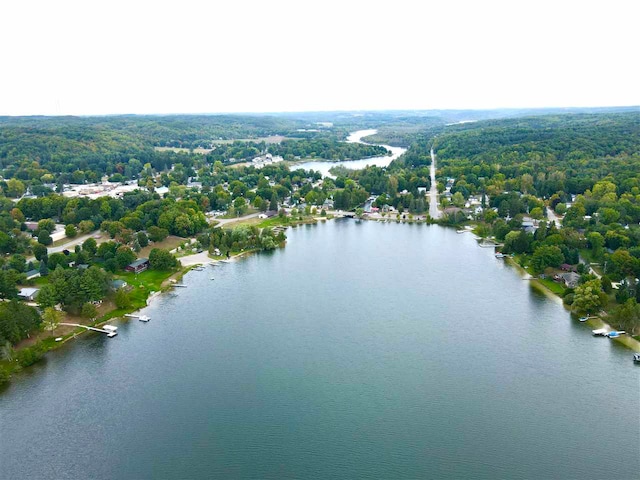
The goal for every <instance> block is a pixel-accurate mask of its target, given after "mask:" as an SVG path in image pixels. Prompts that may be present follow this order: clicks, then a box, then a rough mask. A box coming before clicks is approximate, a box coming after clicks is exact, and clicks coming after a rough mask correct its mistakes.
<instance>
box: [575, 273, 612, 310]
mask: <svg viewBox="0 0 640 480" xmlns="http://www.w3.org/2000/svg"><path fill="white" fill-rule="evenodd" d="M600 293H604V292H602V287H601V284H600V279H598V278H596V279H594V280H589V281H588V282H585V283H583V284H581V285H578V286H577V287H576V288H575V290H574V292H573V294H574V297H573V306H572V307H573V308H574V309H575V310H577V311H578V312H586V313H593V312H596V311H597V310H598V309H599V308H600V307H601V306H602V300H603V299H602V297H601V295H600Z"/></svg>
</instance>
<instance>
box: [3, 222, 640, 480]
mask: <svg viewBox="0 0 640 480" xmlns="http://www.w3.org/2000/svg"><path fill="white" fill-rule="evenodd" d="M288 236H289V243H288V245H287V246H286V248H285V249H281V250H279V251H277V252H274V253H271V254H260V255H255V256H252V257H250V258H246V259H244V260H241V261H238V262H236V263H232V264H225V265H221V266H218V267H215V268H214V267H207V270H205V271H202V272H191V273H189V274H188V275H187V276H186V277H185V284H186V285H188V288H183V289H176V291H175V292H174V293H170V294H166V295H164V296H162V297H160V298H159V299H157V300H156V301H155V302H154V303H153V304H152V305H151V306H150V307H148V308H147V309H145V311H144V313H146V314H148V315H150V316H151V317H152V319H151V322H149V323H146V324H145V323H141V322H137V321H130V322H128V323H124V322H123V323H120V324H118V326H119V332H120V333H119V335H118V336H117V337H116V338H114V339H107V338H106V337H105V336H102V335H99V334H92V335H85V336H82V338H78V339H77V340H75V341H74V342H72V343H71V344H70V345H69V346H65V347H64V348H63V349H62V350H61V351H58V352H54V353H52V354H50V355H49V356H48V360H47V361H46V363H44V364H41V365H39V366H38V367H37V368H34V369H31V370H29V371H28V372H26V373H25V374H24V375H22V377H21V378H19V379H17V380H16V381H14V382H13V383H12V384H11V385H10V386H9V387H8V388H7V389H5V390H4V391H3V392H2V394H0V477H2V478H10V479H19V478H55V479H64V478H98V479H110V478H119V479H120V478H122V479H134V478H136V479H139V478H154V479H163V478H261V479H280V478H305V479H306V478H311V479H326V478H385V479H398V478H452V479H453V478H455V479H459V478H474V479H495V478H515V479H519V478H522V479H524V478H563V479H564V478H579V479H602V478H611V479H627V478H629V479H631V478H637V475H638V471H639V468H640V464H639V458H638V445H639V441H640V423H639V422H640V420H639V411H640V399H639V377H640V368H638V367H634V365H633V363H632V360H631V355H632V354H631V352H630V351H629V350H626V349H624V348H622V347H619V346H618V345H617V344H615V343H614V342H612V341H610V340H608V339H605V338H594V337H592V336H591V334H590V331H589V329H588V327H586V326H585V325H582V324H580V323H579V322H578V321H577V320H575V319H574V320H572V319H571V318H570V317H569V314H568V313H567V312H566V311H565V310H564V309H563V307H562V306H561V305H560V304H559V303H558V302H557V301H555V300H554V299H553V298H549V297H547V296H545V295H543V294H541V293H539V292H537V291H536V290H534V289H532V287H531V286H530V284H529V283H528V282H526V281H523V280H521V278H520V277H519V275H518V274H517V272H516V271H514V270H513V269H512V268H510V267H508V266H507V265H505V264H504V263H503V262H502V261H501V260H497V259H495V258H494V257H493V254H492V251H491V250H490V249H483V248H478V247H477V245H476V242H475V241H474V240H473V239H472V238H471V236H468V235H457V234H456V233H455V232H454V231H453V230H447V229H444V228H441V227H437V226H430V227H429V226H425V225H397V224H378V223H373V222H356V221H353V220H341V221H334V222H328V223H327V224H320V225H316V226H305V227H299V228H297V229H293V230H290V231H289V232H288ZM211 276H214V277H215V280H210V278H211Z"/></svg>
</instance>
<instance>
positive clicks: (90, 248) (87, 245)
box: [82, 238, 98, 257]
mask: <svg viewBox="0 0 640 480" xmlns="http://www.w3.org/2000/svg"><path fill="white" fill-rule="evenodd" d="M82 250H84V251H85V252H87V253H88V254H89V255H90V256H91V257H93V256H94V255H95V254H96V251H97V250H98V243H97V242H96V241H95V239H93V238H87V239H86V240H85V241H84V242H83V243H82Z"/></svg>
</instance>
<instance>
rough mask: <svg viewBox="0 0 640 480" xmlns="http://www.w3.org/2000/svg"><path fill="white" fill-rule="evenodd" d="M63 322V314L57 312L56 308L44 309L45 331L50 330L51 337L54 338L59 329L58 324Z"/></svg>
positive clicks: (43, 321)
mask: <svg viewBox="0 0 640 480" xmlns="http://www.w3.org/2000/svg"><path fill="white" fill-rule="evenodd" d="M61 320H62V312H60V311H59V310H56V309H55V308H54V307H47V308H45V309H44V312H43V313H42V323H43V325H44V328H45V330H49V331H50V332H51V336H53V332H54V330H55V329H56V328H58V324H59V323H60V321H61Z"/></svg>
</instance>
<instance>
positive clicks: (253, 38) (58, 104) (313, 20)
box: [0, 0, 640, 115]
mask: <svg viewBox="0 0 640 480" xmlns="http://www.w3.org/2000/svg"><path fill="white" fill-rule="evenodd" d="M639 18H640V2H638V1H637V0H632V1H619V0H606V1H602V0H599V1H597V2H595V1H591V0H584V1H572V0H554V1H547V0H536V1H529V0H518V1H515V0H512V1H497V0H496V1H494V0H475V1H463V0H458V1H455V0H439V1H431V0H411V1H405V0H388V1H384V2H382V1H377V0H369V1H358V0H340V1H334V0H323V1H305V0H296V1H290V0H263V1H246V0H245V1H243V0H224V1H220V0H218V1H215V0H212V1H208V2H204V1H202V2H200V1H191V0H176V1H171V2H165V1H160V0H158V1H146V0H139V1H136V0H127V1H120V0H111V1H104V0H102V1H86V0H85V1H65V0H56V1H51V0H47V1H34V0H19V1H18V0H7V1H4V2H1V4H0V19H2V20H0V45H1V46H2V47H1V48H2V50H1V51H2V56H1V57H0V58H1V59H2V66H3V68H2V71H0V115H102V114H124V113H137V114H143V113H152V114H156V113H222V112H285V111H325V110H394V109H467V108H469V109H484V108H525V107H526V108H535V107H580V106H629V105H640V61H639V59H640V39H639V37H638V36H637V35H638V34H637V28H638V19H639Z"/></svg>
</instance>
